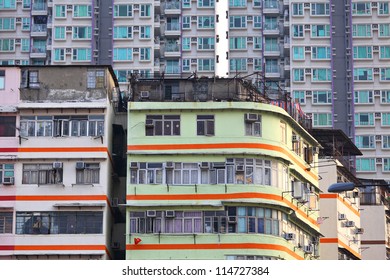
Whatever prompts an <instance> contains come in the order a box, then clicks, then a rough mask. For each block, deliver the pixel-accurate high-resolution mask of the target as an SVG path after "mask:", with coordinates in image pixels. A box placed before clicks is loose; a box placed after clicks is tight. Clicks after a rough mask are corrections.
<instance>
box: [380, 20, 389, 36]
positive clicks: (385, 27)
mask: <svg viewBox="0 0 390 280" xmlns="http://www.w3.org/2000/svg"><path fill="white" fill-rule="evenodd" d="M378 37H390V24H388V23H386V24H384V23H383V24H379V35H378Z"/></svg>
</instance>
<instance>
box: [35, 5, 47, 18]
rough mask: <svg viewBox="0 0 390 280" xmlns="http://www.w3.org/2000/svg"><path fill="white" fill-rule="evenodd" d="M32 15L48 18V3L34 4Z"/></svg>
mask: <svg viewBox="0 0 390 280" xmlns="http://www.w3.org/2000/svg"><path fill="white" fill-rule="evenodd" d="M31 15H33V16H46V15H47V4H46V3H33V4H32V9H31Z"/></svg>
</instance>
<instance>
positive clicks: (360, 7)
mask: <svg viewBox="0 0 390 280" xmlns="http://www.w3.org/2000/svg"><path fill="white" fill-rule="evenodd" d="M352 14H353V15H359V16H363V15H371V3H369V2H358V3H352Z"/></svg>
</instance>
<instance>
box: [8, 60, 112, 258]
mask: <svg viewBox="0 0 390 280" xmlns="http://www.w3.org/2000/svg"><path fill="white" fill-rule="evenodd" d="M6 71H7V72H6V73H7V74H8V73H9V72H10V73H11V72H12V73H13V75H15V76H16V77H20V80H19V79H18V81H19V84H17V85H16V84H14V86H15V87H14V90H15V91H18V94H20V100H19V101H18V102H17V104H15V105H16V108H17V110H18V114H17V115H18V116H17V120H16V125H15V127H14V128H13V130H14V132H13V133H14V136H15V137H13V138H15V139H17V141H16V142H15V141H13V143H12V145H13V147H10V148H11V149H13V150H12V153H13V154H14V158H13V159H12V160H13V164H14V174H13V178H12V181H11V182H10V183H9V184H8V183H7V184H6V181H4V180H3V182H2V185H1V186H0V188H1V196H0V209H1V215H2V218H4V220H5V221H6V225H7V226H6V227H4V229H3V228H2V229H3V232H1V233H2V235H1V243H0V258H2V259H21V258H26V259H40V258H45V259H47V258H48V259H51V258H59V259H91V258H92V259H110V258H115V252H114V251H113V250H112V248H111V245H112V244H119V243H118V241H119V240H118V239H117V240H116V237H115V236H113V232H114V223H115V217H116V216H117V215H116V211H115V208H114V206H115V205H113V203H112V202H115V200H112V198H113V197H118V193H119V183H117V181H116V180H115V178H116V176H115V174H116V170H117V168H116V167H115V166H114V162H115V156H114V154H115V147H113V145H112V143H113V124H114V116H115V114H116V111H117V109H116V107H117V105H118V102H117V98H118V95H117V92H116V89H117V88H118V84H117V81H116V79H115V76H114V75H113V71H112V69H111V67H109V66H99V67H94V66H69V67H58V66H49V67H48V66H46V67H39V66H22V67H20V68H16V67H15V68H9V69H8V68H7V69H6ZM2 149H3V150H4V148H2ZM2 152H4V151H2ZM1 166H2V167H3V169H6V168H7V166H8V165H7V163H4V164H2V165H1ZM4 174H6V172H4Z"/></svg>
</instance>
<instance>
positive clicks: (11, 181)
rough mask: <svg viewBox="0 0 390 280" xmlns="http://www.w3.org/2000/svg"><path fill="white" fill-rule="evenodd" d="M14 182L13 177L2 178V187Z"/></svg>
mask: <svg viewBox="0 0 390 280" xmlns="http://www.w3.org/2000/svg"><path fill="white" fill-rule="evenodd" d="M14 182H15V178H14V177H4V178H3V185H13V184H14Z"/></svg>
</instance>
